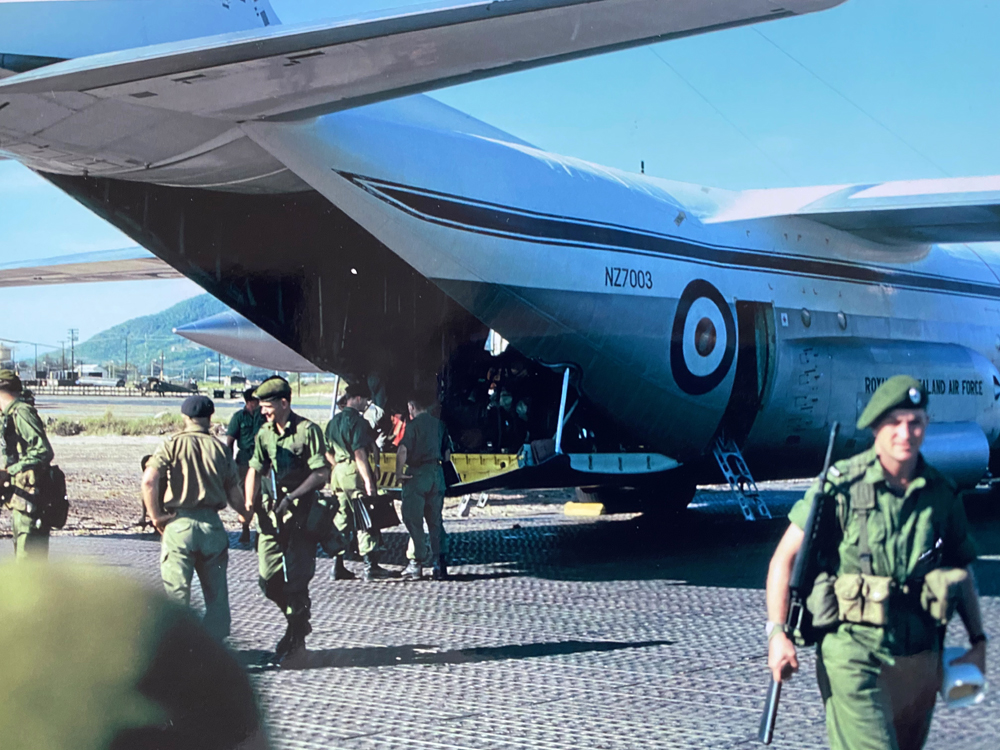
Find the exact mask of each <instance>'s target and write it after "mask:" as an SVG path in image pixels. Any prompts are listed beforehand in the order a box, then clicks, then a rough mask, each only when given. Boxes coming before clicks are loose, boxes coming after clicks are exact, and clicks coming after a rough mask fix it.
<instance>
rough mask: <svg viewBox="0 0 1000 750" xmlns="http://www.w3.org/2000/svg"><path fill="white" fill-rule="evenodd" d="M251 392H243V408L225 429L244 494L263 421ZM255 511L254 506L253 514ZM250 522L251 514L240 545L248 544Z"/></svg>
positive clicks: (251, 519) (245, 522)
mask: <svg viewBox="0 0 1000 750" xmlns="http://www.w3.org/2000/svg"><path fill="white" fill-rule="evenodd" d="M253 391H254V389H253V388H247V389H246V390H245V391H243V408H242V409H240V410H239V411H238V412H236V413H235V414H233V416H232V418H231V419H230V420H229V427H228V428H227V429H226V446H227V447H228V448H229V450H232V449H233V446H234V445H235V446H236V468H237V469H239V472H240V491H241V492H243V493H244V494H245V493H246V490H245V484H246V478H247V468H248V467H249V466H250V457H251V456H253V444H254V439H255V438H256V437H257V432H258V431H259V430H260V428H261V425H263V424H264V421H265V420H264V415H263V414H262V413H261V411H260V401H258V400H257V398H256V397H255V396H254V395H253ZM256 510H257V507H256V506H255V508H254V512H256ZM252 521H253V515H252V514H251V515H249V516H247V517H246V518H245V519H244V521H243V533H242V534H240V544H249V543H250V524H251V522H252Z"/></svg>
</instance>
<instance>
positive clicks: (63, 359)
mask: <svg viewBox="0 0 1000 750" xmlns="http://www.w3.org/2000/svg"><path fill="white" fill-rule="evenodd" d="M59 345H60V346H61V347H62V370H63V372H65V371H66V342H65V341H60V342H59Z"/></svg>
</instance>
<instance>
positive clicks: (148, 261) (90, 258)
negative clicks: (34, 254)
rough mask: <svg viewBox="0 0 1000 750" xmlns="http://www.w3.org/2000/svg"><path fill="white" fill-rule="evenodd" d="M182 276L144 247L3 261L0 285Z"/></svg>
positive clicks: (32, 284) (141, 279) (34, 284)
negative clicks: (9, 261)
mask: <svg viewBox="0 0 1000 750" xmlns="http://www.w3.org/2000/svg"><path fill="white" fill-rule="evenodd" d="M180 278H183V276H182V275H181V273H180V272H178V271H177V270H175V269H174V268H172V267H171V266H169V265H168V264H167V263H165V262H164V261H162V260H160V259H159V258H157V257H156V256H154V255H153V254H152V253H150V252H148V251H147V250H144V249H143V248H141V247H126V248H122V249H120V250H101V251H98V252H92V253H76V254H74V255H62V256H59V257H56V258H43V259H40V260H28V261H20V262H17V263H2V264H0V287H8V286H36V285H41V284H77V283H83V282H94V281H145V280H150V279H180Z"/></svg>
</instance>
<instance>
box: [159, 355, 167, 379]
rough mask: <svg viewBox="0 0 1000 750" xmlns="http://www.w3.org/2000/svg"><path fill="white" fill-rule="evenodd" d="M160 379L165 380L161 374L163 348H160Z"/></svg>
mask: <svg viewBox="0 0 1000 750" xmlns="http://www.w3.org/2000/svg"><path fill="white" fill-rule="evenodd" d="M160 380H166V378H165V377H164V376H163V350H162V349H160Z"/></svg>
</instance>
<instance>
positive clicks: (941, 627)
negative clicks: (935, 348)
mask: <svg viewBox="0 0 1000 750" xmlns="http://www.w3.org/2000/svg"><path fill="white" fill-rule="evenodd" d="M927 400H928V399H927V392H926V390H925V389H924V387H923V386H922V385H921V384H920V382H919V381H917V380H915V379H913V378H911V377H908V376H904V375H897V376H895V377H893V378H889V379H888V380H887V381H886V382H885V383H883V384H882V385H881V386H880V387H879V388H878V390H877V391H876V392H875V394H874V395H873V396H872V398H871V401H870V402H869V403H868V406H867V407H866V408H865V410H864V411H863V412H862V414H861V417H860V419H859V420H858V423H857V427H858V429H859V430H864V429H867V428H869V427H870V428H871V430H872V432H873V433H874V436H875V444H874V446H873V447H872V448H871V449H870V450H867V451H865V452H863V453H859V454H858V455H856V456H854V457H852V458H849V459H846V460H843V461H838V462H837V463H836V464H834V466H833V467H832V468H831V469H830V472H829V475H828V478H827V485H826V487H823V488H821V487H819V486H818V484H814V485H813V487H812V488H811V489H810V490H809V492H808V493H807V494H806V496H805V498H803V499H802V500H800V501H799V502H798V503H797V504H796V505H795V506H794V507H793V508H792V510H791V512H790V513H789V516H788V517H789V520H790V521H791V524H790V525H789V527H788V529H787V531H786V532H785V535H784V536H783V537H782V539H781V541H780V542H779V543H778V548H777V549H776V550H775V553H774V556H773V557H772V559H771V565H770V569H769V571H768V576H767V615H768V623H767V632H768V639H769V646H768V652H769V653H768V667H769V668H770V670H771V674H772V676H773V677H774V679H775V680H776V681H778V680H781V679H782V678H784V679H788V678H789V677H790V676H791V673H792V672H794V671H796V670H797V669H798V659H797V656H796V651H795V646H794V644H793V643H792V641H791V639H790V638H789V636H790V634H789V633H786V632H785V625H784V623H785V617H786V613H787V611H788V600H789V592H788V582H789V578H790V577H791V572H792V567H793V565H794V563H795V557H796V555H797V554H798V552H799V549H800V548H801V545H802V541H803V528H804V526H805V523H806V518H807V516H808V514H809V510H810V507H811V504H812V500H813V498H814V497H815V496H816V495H817V493H818V492H819V491H820V490H824V491H825V492H826V493H827V494H829V495H830V496H832V497H833V498H834V499H835V500H836V514H835V518H831V522H830V523H829V524H828V525H827V526H826V527H824V531H823V532H822V533H823V535H824V536H823V538H822V539H819V540H817V541H818V542H819V543H820V545H821V546H822V547H823V548H824V549H825V550H826V551H827V555H826V557H827V558H828V559H827V560H826V566H825V567H826V568H827V569H826V570H825V571H824V573H825V574H826V575H825V576H821V577H820V578H817V583H816V584H815V587H814V590H813V593H812V595H810V597H809V609H810V611H811V612H812V613H813V618H814V619H813V621H814V623H815V622H817V621H819V620H820V617H821V614H820V613H822V612H823V611H828V612H829V613H830V619H831V620H832V624H831V625H830V627H829V628H828V629H826V630H825V631H824V634H823V635H822V636H821V638H820V640H819V643H818V645H817V660H816V673H817V675H816V676H817V679H818V681H819V687H820V692H821V694H822V696H823V701H824V704H825V707H826V726H827V733H828V735H829V739H830V747H831V748H832V749H833V750H918V749H919V748H921V747H923V745H924V742H925V741H926V739H927V732H928V729H929V728H930V723H931V715H932V713H933V711H934V702H935V696H936V692H937V690H938V689H939V688H940V686H941V680H942V664H941V651H942V643H943V641H944V631H945V628H946V627H947V623H948V618H949V616H950V615H951V613H952V611H957V612H958V614H959V616H960V617H961V618H962V621H963V623H964V625H965V629H966V631H967V632H968V634H969V643H970V644H971V649H970V650H969V651H968V652H967V653H966V654H965V655H964V656H963V657H961V659H959V660H957V661H958V662H967V663H972V664H975V665H976V666H977V667H978V668H979V669H980V670H981V671H982V672H983V673H984V674H985V672H986V640H987V639H986V634H985V633H984V632H983V620H982V615H981V614H980V609H979V599H978V594H977V593H976V588H975V581H974V578H973V576H972V570H971V569H970V568H969V566H970V565H971V564H972V562H973V561H974V560H975V559H976V551H975V546H974V545H973V542H972V539H971V537H970V536H969V525H968V521H967V520H966V516H965V510H964V508H963V506H962V500H961V498H960V496H959V495H958V493H957V492H956V488H955V485H954V484H953V483H952V482H951V480H950V479H948V478H946V477H945V476H944V475H942V474H940V473H939V472H938V471H936V470H935V469H934V468H933V467H932V466H930V465H929V464H928V463H927V462H926V461H925V460H924V459H923V457H922V456H921V455H920V447H921V445H922V444H923V440H924V435H925V433H926V428H927V422H928V418H927ZM821 559H823V558H821ZM834 576H835V577H834ZM821 579H823V580H825V581H826V583H821ZM821 587H822V588H821ZM823 594H825V596H822V595H823ZM821 600H825V606H823V607H819V606H817V602H819V601H821ZM952 663H953V664H954V663H957V662H952Z"/></svg>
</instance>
